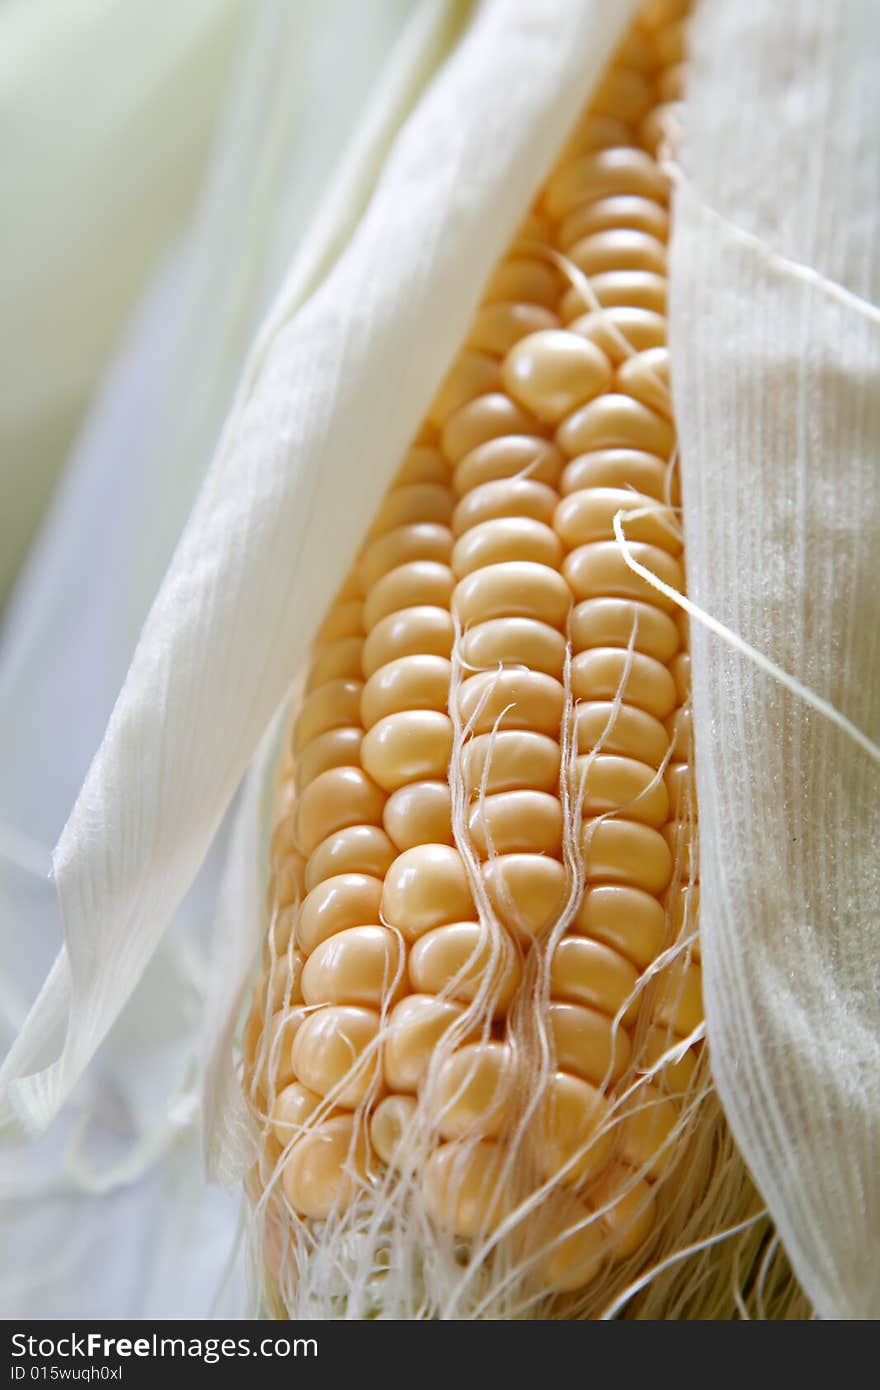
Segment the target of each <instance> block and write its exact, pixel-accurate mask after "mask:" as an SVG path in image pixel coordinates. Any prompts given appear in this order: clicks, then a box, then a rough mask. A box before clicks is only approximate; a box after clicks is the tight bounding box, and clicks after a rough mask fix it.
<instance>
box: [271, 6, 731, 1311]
mask: <svg viewBox="0 0 880 1390" xmlns="http://www.w3.org/2000/svg"><path fill="white" fill-rule="evenodd" d="M686 8H687V7H686V5H685V4H683V3H677V0H652V3H650V4H647V5H646V6H645V7H644V8H643V10H642V12H641V14H640V16H639V20H638V22H637V23H636V25H635V26H634V27H633V29H632V30H631V32H630V34H629V35H628V36H627V38H626V41H625V42H624V44H623V45H622V47H621V49H620V51H619V53H618V54H617V55H616V57H615V60H614V62H613V64H612V65H611V67H610V69H609V71H608V73H607V76H606V78H605V80H604V81H603V83H602V85H601V87H600V89H599V90H598V92H597V93H596V94H595V95H594V98H593V100H592V102H591V103H590V106H589V108H588V110H587V111H586V112H585V114H584V116H583V118H582V119H581V121H580V122H579V124H578V127H577V129H576V130H575V131H574V132H573V134H572V137H571V139H570V141H569V142H568V144H567V146H566V148H565V150H564V151H563V152H562V155H561V157H560V159H559V160H558V162H557V164H556V166H555V168H554V169H553V171H552V173H551V175H550V177H549V179H548V181H547V183H546V185H545V187H544V188H543V190H542V192H541V195H540V196H539V198H538V200H537V201H536V204H535V207H534V209H533V211H532V213H531V214H530V216H529V217H528V219H527V220H526V222H525V224H524V225H523V227H522V228H521V229H520V232H519V234H518V236H517V238H516V240H515V242H514V244H513V245H512V246H511V248H510V250H509V253H508V254H507V256H506V257H505V258H504V259H503V261H502V262H501V264H500V265H499V266H498V267H497V269H496V271H495V273H494V274H493V276H492V277H491V279H490V282H489V284H488V285H487V287H486V291H485V294H484V297H483V301H482V303H481V305H480V307H479V309H478V311H477V313H476V315H475V317H474V320H473V323H472V325H471V329H470V333H469V336H468V339H467V342H466V343H465V345H464V347H463V349H462V351H461V353H460V354H459V356H458V357H457V359H456V360H455V362H454V363H453V365H452V367H451V369H450V371H449V373H448V375H447V377H446V379H445V380H444V382H443V384H442V386H441V388H440V390H439V392H438V393H437V396H436V398H435V400H434V402H433V404H432V406H431V409H430V411H429V413H428V417H427V419H426V421H425V423H424V426H423V428H422V430H421V431H420V433H419V435H418V437H417V438H416V440H415V441H414V443H413V446H412V448H411V449H410V451H409V453H408V454H407V456H406V458H405V460H404V461H403V464H402V466H401V468H400V470H399V472H398V474H397V477H396V480H395V482H394V485H393V486H392V488H391V490H390V491H389V493H388V495H387V496H386V499H385V501H384V503H383V504H382V507H381V509H380V511H379V514H378V516H377V517H376V518H375V520H374V522H373V526H372V528H371V530H370V532H369V535H368V537H367V539H366V542H365V545H364V547H363V550H362V552H361V554H360V556H359V557H358V560H357V563H356V564H355V566H354V568H353V570H352V572H351V574H350V576H349V579H348V581H347V582H346V584H345V586H344V588H343V590H342V592H341V593H340V595H339V596H338V599H337V601H336V602H335V603H334V605H333V607H332V609H331V611H330V613H329V614H328V615H327V617H326V619H325V621H324V623H323V626H322V628H321V630H320V632H319V634H318V638H317V641H316V644H315V649H314V654H313V657H312V660H311V664H310V667H309V671H308V674H307V679H306V685H305V691H304V694H303V697H302V700H301V702H300V704H299V707H298V710H297V712H296V717H295V720H294V723H293V726H292V729H291V734H290V738H289V740H288V743H287V745H286V747H285V752H284V756H283V758H282V763H281V767H280V770H279V791H278V807H277V819H276V825H275V831H274V835H273V839H272V844H271V849H270V868H271V872H270V884H269V891H268V903H267V908H268V913H269V919H270V924H269V931H268V935H267V942H266V948H265V952H264V961H263V974H262V977H261V980H260V983H259V985H258V987H257V990H256V992H255V995H254V1001H253V1006H252V1010H251V1013H250V1017H249V1019H248V1023H247V1028H246V1035H245V1050H246V1086H247V1091H248V1095H249V1098H250V1100H251V1103H252V1106H253V1108H254V1111H255V1113H256V1115H257V1116H258V1118H259V1120H260V1123H261V1125H262V1133H263V1151H262V1154H261V1159H260V1163H259V1164H258V1166H257V1169H256V1170H255V1172H254V1174H253V1175H252V1179H251V1195H252V1198H253V1200H254V1202H255V1203H257V1204H258V1205H260V1204H262V1207H263V1208H264V1209H265V1213H266V1224H265V1231H266V1239H265V1250H264V1256H265V1260H266V1263H267V1265H268V1268H269V1272H270V1280H271V1281H273V1284H274V1287H275V1290H276V1295H277V1296H278V1298H279V1300H280V1306H281V1307H282V1308H286V1309H288V1310H289V1309H290V1307H291V1306H293V1304H294V1302H295V1292H294V1285H295V1283H296V1279H297V1274H296V1270H297V1268H298V1267H300V1265H301V1262H302V1260H303V1259H304V1258H309V1252H310V1251H312V1250H313V1248H314V1246H315V1242H316V1241H318V1242H319V1241H320V1238H321V1234H320V1233H321V1232H322V1231H326V1230H328V1229H330V1228H331V1227H335V1228H338V1229H339V1230H341V1231H342V1232H343V1235H344V1233H345V1232H346V1231H349V1232H351V1233H353V1232H356V1231H358V1230H361V1232H362V1230H363V1223H364V1222H365V1221H367V1222H369V1220H372V1219H373V1218H372V1217H370V1216H369V1214H368V1215H366V1216H361V1215H359V1212H360V1211H361V1210H363V1211H364V1212H367V1213H369V1212H371V1211H375V1210H376V1208H377V1205H378V1206H379V1207H381V1200H379V1201H378V1203H377V1200H376V1194H377V1193H379V1194H385V1195H386V1197H387V1196H388V1194H390V1193H391V1192H392V1191H396V1192H397V1193H398V1194H399V1193H405V1194H406V1196H405V1202H406V1204H407V1205H408V1209H409V1212H410V1219H411V1220H413V1221H414V1222H415V1223H416V1225H417V1226H421V1227H422V1228H423V1229H425V1230H430V1231H431V1232H432V1235H433V1238H434V1239H435V1241H436V1242H437V1250H438V1251H439V1254H438V1256H437V1258H438V1259H440V1260H442V1259H443V1258H446V1259H447V1260H448V1261H451V1264H450V1268H454V1267H455V1264H456V1262H457V1263H458V1265H461V1266H463V1267H464V1268H465V1269H466V1270H467V1271H468V1277H470V1278H471V1279H472V1282H473V1283H475V1284H477V1285H478V1284H479V1282H480V1279H481V1278H483V1276H484V1275H485V1272H486V1271H487V1270H489V1269H493V1270H494V1271H495V1273H494V1275H493V1278H494V1279H495V1280H496V1284H497V1285H498V1286H499V1287H501V1288H504V1287H505V1284H506V1285H507V1286H509V1287H510V1288H511V1289H513V1290H514V1293H513V1295H512V1298H513V1301H512V1302H508V1303H507V1304H506V1305H504V1306H505V1308H506V1311H508V1312H509V1311H510V1310H511V1309H513V1310H514V1311H517V1310H518V1309H522V1308H526V1309H534V1308H535V1307H536V1306H543V1307H546V1306H548V1305H547V1303H546V1300H547V1299H550V1300H551V1305H550V1306H552V1308H553V1310H554V1313H555V1315H572V1316H581V1315H585V1310H586V1315H588V1314H589V1311H591V1310H594V1309H595V1307H596V1306H599V1305H601V1302H602V1300H603V1299H604V1298H606V1297H607V1295H608V1291H609V1290H613V1289H614V1288H615V1287H617V1284H616V1283H615V1279H616V1277H617V1275H616V1272H617V1271H619V1272H620V1277H621V1278H622V1277H623V1276H624V1275H631V1274H632V1273H633V1272H634V1271H637V1270H638V1269H639V1267H640V1263H644V1261H645V1260H646V1259H647V1257H648V1254H649V1253H650V1252H651V1250H652V1241H653V1242H654V1244H655V1245H656V1237H657V1232H658V1230H659V1229H660V1228H661V1226H662V1225H663V1224H664V1222H666V1223H667V1224H668V1222H669V1220H670V1219H672V1218H671V1217H670V1213H672V1214H673V1216H674V1213H675V1211H676V1210H677V1209H678V1207H677V1205H676V1204H677V1203H678V1204H680V1203H681V1201H683V1200H687V1199H688V1191H689V1189H688V1182H687V1177H686V1176H683V1175H686V1170H687V1162H688V1155H687V1153H686V1152H685V1144H684V1141H685V1139H686V1138H687V1134H688V1131H689V1129H690V1128H692V1123H693V1113H694V1112H695V1110H696V1108H697V1103H698V1101H701V1100H702V1099H704V1098H705V1094H706V1075H707V1063H706V1058H705V1056H704V1055H703V1054H704V1047H703V1044H702V1042H701V1037H702V1028H701V1024H702V1006H701V989H700V953H699V939H698V936H697V931H696V920H697V910H698V897H699V884H698V866H697V861H696V854H695V843H696V842H695V810H696V808H695V794H694V783H693V777H692V751H691V739H690V716H689V704H688V686H689V670H688V665H689V657H688V650H687V648H688V634H687V626H686V623H685V622H683V621H682V615H681V614H680V612H679V611H678V610H677V609H676V608H675V605H674V604H672V603H671V602H669V601H668V600H666V599H665V598H664V597H662V596H661V595H660V594H658V592H657V591H656V590H655V589H653V588H652V587H651V586H650V585H648V584H647V583H646V582H645V581H644V580H642V579H641V578H639V577H638V576H637V575H636V574H635V573H633V571H632V570H631V569H630V568H629V567H628V566H627V564H626V562H625V559H624V558H623V555H622V554H621V551H620V548H619V545H618V543H617V541H616V539H615V536H614V531H613V520H614V518H615V516H617V515H618V514H622V516H623V520H624V529H625V533H626V537H627V540H628V543H629V545H630V547H631V550H632V552H633V554H634V556H635V558H637V559H638V560H639V561H640V562H641V563H642V564H643V565H645V566H646V567H647V568H648V569H649V570H651V571H653V572H654V573H656V574H657V575H658V576H659V577H660V578H661V579H663V580H665V581H666V582H667V583H668V584H670V585H672V586H673V587H674V588H676V589H678V590H683V589H684V585H685V575H684V563H683V548H682V537H681V534H680V529H679V526H678V523H677V513H676V504H677V501H678V496H677V482H676V474H675V466H674V465H675V431H674V424H673V420H672V412H671V402H670V394H669V379H668V365H667V352H666V318H665V312H666V278H665V277H666V241H667V238H668V228H669V208H668V204H669V188H668V181H667V178H666V177H665V175H664V173H663V171H662V169H661V167H660V165H659V163H658V161H657V153H658V149H659V147H660V145H661V143H662V141H663V140H664V138H665V135H666V133H667V132H668V130H669V128H670V122H671V121H672V120H673V119H674V109H675V102H676V101H677V100H678V99H679V97H680V96H681V91H682V84H683V79H684V67H683V62H684V56H685V54H684V32H685V31H684V24H685V19H686ZM704 1108H705V1107H704ZM706 1124H707V1133H708V1134H709V1139H708V1141H707V1142H708V1144H709V1145H710V1146H711V1145H712V1144H715V1145H716V1147H717V1146H718V1141H717V1138H713V1137H712V1136H713V1131H712V1125H711V1123H710V1122H708V1121H707V1122H706ZM704 1148H705V1145H704ZM694 1152H695V1150H694V1149H693V1146H692V1149H691V1157H692V1158H693V1155H694ZM744 1190H745V1191H746V1192H747V1194H748V1198H749V1200H750V1189H748V1185H747V1184H745V1185H744ZM370 1194H372V1197H370ZM389 1204H390V1203H389ZM376 1221H377V1222H378V1218H376ZM346 1223H348V1224H346ZM359 1223H360V1225H359ZM349 1245H351V1242H349ZM391 1246H393V1240H391V1239H390V1238H387V1237H384V1236H383V1235H382V1230H381V1223H379V1224H377V1225H375V1229H374V1234H373V1243H372V1246H370V1248H371V1249H373V1250H374V1252H375V1253H376V1254H377V1256H378V1264H379V1266H382V1262H383V1261H386V1262H387V1267H386V1272H387V1268H390V1267H391V1266H392V1265H393V1262H394V1260H395V1259H396V1258H398V1256H395V1255H394V1254H393V1253H389V1250H390V1247H391ZM338 1248H339V1249H340V1250H342V1249H346V1248H348V1247H346V1243H345V1239H343V1240H342V1242H341V1244H340V1245H339V1247H338ZM334 1258H336V1257H334ZM355 1262H356V1261H355ZM417 1264H418V1261H416V1265H417ZM352 1277H353V1276H352ZM407 1277H409V1278H411V1280H412V1282H413V1287H414V1289H416V1288H417V1286H418V1283H419V1280H420V1279H423V1278H424V1277H425V1275H424V1271H419V1269H418V1268H417V1267H416V1266H413V1267H412V1268H411V1269H410V1272H409V1275H408V1276H407ZM618 1283H619V1280H618ZM419 1298H420V1295H419V1294H418V1292H417V1291H416V1292H414V1293H413V1300H412V1301H413V1306H414V1307H416V1306H418V1304H419ZM517 1300H519V1301H518V1302H517ZM542 1300H543V1302H542ZM597 1300H598V1304H597ZM427 1303H428V1305H430V1299H428V1300H427ZM473 1306H474V1307H475V1308H476V1309H477V1310H478V1313H477V1315H479V1309H480V1307H481V1305H480V1303H479V1298H477V1301H476V1303H475V1304H474V1305H473ZM496 1309H497V1305H496ZM559 1309H562V1310H563V1312H562V1314H560V1313H559V1311H558V1310H559ZM434 1311H438V1310H436V1309H435V1310H434ZM439 1311H441V1312H442V1310H439Z"/></svg>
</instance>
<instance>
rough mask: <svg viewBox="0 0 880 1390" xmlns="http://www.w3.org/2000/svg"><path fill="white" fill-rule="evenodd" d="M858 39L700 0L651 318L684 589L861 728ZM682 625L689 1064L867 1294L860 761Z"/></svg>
mask: <svg viewBox="0 0 880 1390" xmlns="http://www.w3.org/2000/svg"><path fill="white" fill-rule="evenodd" d="M877 38H878V29H877V11H876V7H875V6H874V5H873V4H872V3H870V0H848V3H846V4H842V5H831V6H829V5H827V4H824V3H822V0H785V3H778V4H774V5H767V4H760V3H757V0H753V2H752V3H748V4H742V3H732V2H731V0H705V3H704V4H703V6H702V7H701V9H700V11H699V14H698V16H697V21H696V25H695V30H694V35H693V63H694V71H693V78H692V84H691V87H690V93H689V99H688V106H687V110H686V116H685V124H684V132H685V139H684V150H683V156H682V166H683V168H682V179H681V182H680V187H679V190H678V194H677V197H676V199H675V206H674V220H675V236H674V240H673V248H672V260H671V288H672V296H671V323H670V345H671V356H672V374H673V383H674V395H675V406H676V415H677V422H678V431H679V442H680V448H681V467H682V487H683V496H684V517H685V536H686V539H687V556H688V562H687V569H688V584H689V591H690V596H691V598H692V599H693V600H694V601H695V602H696V603H697V604H699V605H701V606H702V607H703V608H704V609H705V610H707V611H708V612H709V613H710V614H712V615H713V616H714V617H716V618H718V619H720V620H721V621H722V622H723V623H725V624H726V625H727V626H728V627H730V628H731V629H733V630H734V632H736V633H737V634H739V635H740V636H741V637H743V638H744V639H745V640H747V641H748V642H749V643H750V644H752V646H753V647H755V648H756V649H757V650H758V651H759V652H760V653H762V654H763V655H764V656H766V657H769V658H770V659H771V660H772V661H774V662H775V663H776V664H777V665H778V666H779V667H781V668H782V670H783V671H785V672H787V673H788V674H789V675H791V676H792V677H795V678H796V679H799V680H800V681H801V682H802V683H803V684H804V685H806V686H808V687H809V688H810V690H812V691H813V692H815V693H816V694H817V695H819V696H821V697H823V698H824V699H825V700H827V701H829V702H830V703H831V704H832V705H833V706H834V707H835V708H836V709H837V710H838V711H840V712H841V714H843V715H844V716H846V717H847V718H848V719H849V720H850V721H851V722H852V724H853V725H855V726H856V728H857V729H858V730H859V731H861V732H862V733H863V734H865V735H867V736H868V738H869V739H872V740H873V741H874V743H875V745H876V743H877V742H878V741H880V679H878V678H880V621H878V617H880V614H878V592H880V589H878V583H877V558H878V545H880V308H878V296H880V258H878V255H877V246H878V233H880V84H878V81H877ZM731 55H735V61H733V62H732V61H731ZM719 154H720V157H719ZM692 631H693V692H692V698H693V712H694V727H695V739H696V755H695V757H696V769H697V783H698V801H699V807H700V841H701V849H700V875H701V880H702V891H701V935H702V942H703V956H704V971H705V974H704V981H705V1002H706V1015H707V1024H708V1034H709V1040H710V1049H711V1056H712V1058H713V1071H714V1074H715V1079H716V1083H717V1086H718V1090H719V1093H720V1096H721V1100H722V1103H723V1104H724V1107H725V1110H726V1112H727V1116H728V1119H729V1122H730V1124H731V1126H732V1129H733V1132H734V1135H735V1137H736V1139H737V1141H738V1143H739V1145H740V1148H741V1150H742V1153H743V1155H744V1157H745V1159H746V1162H747V1163H748V1165H749V1167H750V1169H751V1171H752V1173H753V1175H754V1177H755V1179H756V1181H757V1183H758V1186H759V1187H760V1189H761V1191H762V1193H763V1196H764V1199H765V1201H766V1203H767V1205H768V1207H769V1210H770V1212H771V1214H772V1216H773V1219H774V1221H775V1223H776V1226H777V1229H778V1231H779V1233H780V1235H781V1237H782V1240H783V1242H784V1244H785V1247H786V1249H787V1251H788V1254H789V1257H790V1259H791V1260H792V1263H793V1265H794V1268H795V1272H796V1274H797V1276H798V1278H799V1280H800V1282H801V1284H802V1286H803V1288H804V1290H805V1291H806V1293H807V1294H808V1296H809V1297H810V1299H811V1301H812V1303H813V1305H814V1307H815V1308H816V1310H817V1311H818V1312H819V1313H820V1314H821V1315H822V1316H824V1317H845V1318H853V1317H872V1316H873V1317H877V1316H878V1315H880V1261H878V1253H877V1252H878V1249H880V1180H878V1175H880V998H878V990H877V975H878V960H880V947H878V936H877V909H878V887H880V856H878V846H880V768H878V765H877V762H875V761H872V758H871V756H870V753H869V751H866V749H865V748H864V747H862V746H859V744H858V743H857V742H856V741H854V739H853V738H852V737H850V736H849V735H848V734H847V733H845V732H843V731H841V729H840V728H838V727H837V726H835V724H833V723H832V722H830V721H829V720H828V718H827V717H826V716H825V715H824V714H823V713H821V712H819V711H817V710H816V709H815V708H813V707H811V706H810V705H809V704H807V703H804V701H803V700H801V699H799V698H797V697H796V696H795V695H794V694H793V693H792V692H791V691H790V690H788V689H786V688H785V687H784V686H783V685H781V684H779V683H778V682H777V681H775V680H773V679H772V678H771V677H769V676H768V675H766V674H765V673H764V672H763V671H761V670H759V669H758V668H757V667H756V666H755V664H754V662H753V661H752V660H751V659H750V658H749V657H748V656H747V655H744V654H742V653H741V652H739V651H737V650H734V649H732V648H731V647H730V646H729V645H728V644H727V643H725V642H723V641H720V640H719V639H718V638H717V637H715V636H712V635H710V634H708V633H707V632H706V631H705V629H703V628H701V627H700V626H699V625H698V624H692Z"/></svg>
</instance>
